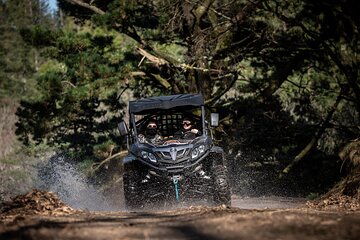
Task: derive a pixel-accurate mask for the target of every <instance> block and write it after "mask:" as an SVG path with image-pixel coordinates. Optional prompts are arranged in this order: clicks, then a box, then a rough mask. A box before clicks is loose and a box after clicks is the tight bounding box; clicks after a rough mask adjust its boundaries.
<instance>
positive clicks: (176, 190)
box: [172, 175, 180, 201]
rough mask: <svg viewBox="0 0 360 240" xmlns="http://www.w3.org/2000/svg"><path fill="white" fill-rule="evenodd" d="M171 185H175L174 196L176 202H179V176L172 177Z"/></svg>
mask: <svg viewBox="0 0 360 240" xmlns="http://www.w3.org/2000/svg"><path fill="white" fill-rule="evenodd" d="M172 180H173V183H174V185H175V196H176V201H179V200H180V196H179V186H178V184H179V180H180V176H179V175H175V176H173V177H172Z"/></svg>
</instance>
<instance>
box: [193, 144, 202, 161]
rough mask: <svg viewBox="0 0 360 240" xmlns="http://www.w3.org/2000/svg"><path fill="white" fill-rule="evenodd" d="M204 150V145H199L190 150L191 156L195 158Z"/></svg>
mask: <svg viewBox="0 0 360 240" xmlns="http://www.w3.org/2000/svg"><path fill="white" fill-rule="evenodd" d="M204 152H205V146H204V145H200V146H198V147H196V148H194V149H193V150H192V152H191V158H192V159H194V158H197V157H199V156H201V155H202V154H203V153H204Z"/></svg>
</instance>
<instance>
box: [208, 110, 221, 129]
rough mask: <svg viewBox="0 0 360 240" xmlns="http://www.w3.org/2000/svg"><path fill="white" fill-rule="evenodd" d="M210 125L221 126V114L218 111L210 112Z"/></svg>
mask: <svg viewBox="0 0 360 240" xmlns="http://www.w3.org/2000/svg"><path fill="white" fill-rule="evenodd" d="M210 125H211V126H212V127H217V126H219V114H218V113H211V114H210Z"/></svg>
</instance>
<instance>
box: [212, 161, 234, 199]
mask: <svg viewBox="0 0 360 240" xmlns="http://www.w3.org/2000/svg"><path fill="white" fill-rule="evenodd" d="M213 184H214V195H213V199H214V203H215V204H216V205H221V204H224V205H227V206H230V205H231V192H230V186H229V181H228V175H227V170H226V168H225V166H223V165H216V166H214V169H213Z"/></svg>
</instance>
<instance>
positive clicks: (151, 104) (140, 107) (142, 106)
mask: <svg viewBox="0 0 360 240" xmlns="http://www.w3.org/2000/svg"><path fill="white" fill-rule="evenodd" d="M202 105H204V99H203V97H202V95H201V94H178V95H170V96H160V97H149V98H143V99H139V100H136V101H130V102H129V112H130V113H141V112H143V111H148V110H153V109H170V108H174V107H180V106H202Z"/></svg>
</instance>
